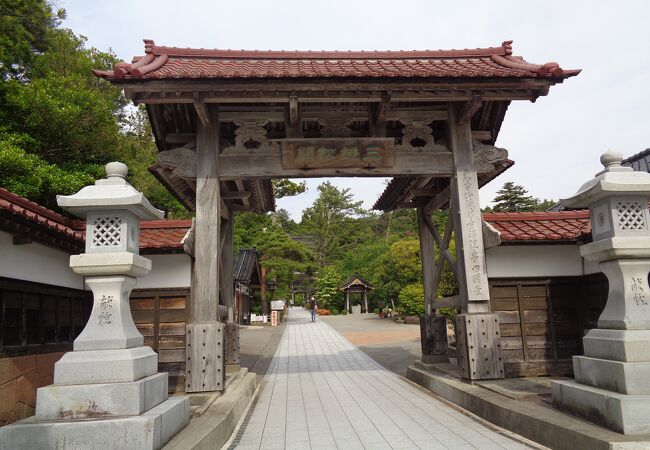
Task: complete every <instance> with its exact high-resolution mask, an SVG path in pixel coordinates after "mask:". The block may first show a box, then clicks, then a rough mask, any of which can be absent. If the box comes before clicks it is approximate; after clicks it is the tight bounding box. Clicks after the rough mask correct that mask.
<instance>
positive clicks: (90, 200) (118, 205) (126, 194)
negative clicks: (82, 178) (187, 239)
mask: <svg viewBox="0 0 650 450" xmlns="http://www.w3.org/2000/svg"><path fill="white" fill-rule="evenodd" d="M105 170H106V178H102V179H100V180H97V181H95V184H94V185H91V186H86V187H84V188H83V189H81V190H80V191H79V192H77V193H76V194H73V195H57V196H56V201H57V203H58V205H59V206H60V207H61V208H62V209H64V210H66V211H68V212H69V213H71V214H74V215H76V216H78V217H81V218H85V217H86V214H87V213H89V212H95V211H112V210H113V211H114V210H128V211H130V212H131V213H133V214H134V215H135V216H136V217H137V218H138V219H141V220H154V219H162V218H163V217H164V216H165V213H164V212H163V211H161V210H159V209H156V208H155V207H153V206H152V205H151V203H149V200H147V199H146V198H145V196H144V194H143V193H142V192H139V191H138V190H137V189H135V188H134V187H133V186H131V185H130V184H129V182H128V181H126V175H127V174H128V171H129V170H128V167H127V166H126V164H122V163H120V162H111V163H108V164H106V167H105Z"/></svg>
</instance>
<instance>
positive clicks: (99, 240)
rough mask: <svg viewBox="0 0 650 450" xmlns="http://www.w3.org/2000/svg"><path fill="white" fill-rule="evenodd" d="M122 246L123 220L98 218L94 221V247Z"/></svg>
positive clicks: (105, 217)
mask: <svg viewBox="0 0 650 450" xmlns="http://www.w3.org/2000/svg"><path fill="white" fill-rule="evenodd" d="M121 245H122V218H121V217H119V216H118V217H116V216H98V217H96V218H95V220H94V221H93V233H92V247H99V248H104V247H120V246H121Z"/></svg>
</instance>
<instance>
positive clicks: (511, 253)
mask: <svg viewBox="0 0 650 450" xmlns="http://www.w3.org/2000/svg"><path fill="white" fill-rule="evenodd" d="M486 258H487V271H488V277H489V278H521V277H554V276H579V275H585V274H587V273H594V272H599V270H598V268H597V267H595V266H594V267H591V270H593V271H591V272H585V266H584V265H583V259H582V257H581V256H580V249H579V247H578V246H577V245H576V244H566V245H563V244H558V245H501V246H499V247H493V248H490V249H488V250H487V252H486Z"/></svg>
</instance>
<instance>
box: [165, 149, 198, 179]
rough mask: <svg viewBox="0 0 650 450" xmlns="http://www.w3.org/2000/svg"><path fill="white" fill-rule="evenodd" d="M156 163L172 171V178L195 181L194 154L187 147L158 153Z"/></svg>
mask: <svg viewBox="0 0 650 450" xmlns="http://www.w3.org/2000/svg"><path fill="white" fill-rule="evenodd" d="M156 162H158V164H160V165H161V166H162V167H164V168H165V169H169V170H172V176H174V177H177V178H184V179H192V180H193V179H196V152H195V151H194V150H192V149H189V148H187V147H179V148H175V149H172V150H167V151H164V152H160V153H158V156H157V157H156Z"/></svg>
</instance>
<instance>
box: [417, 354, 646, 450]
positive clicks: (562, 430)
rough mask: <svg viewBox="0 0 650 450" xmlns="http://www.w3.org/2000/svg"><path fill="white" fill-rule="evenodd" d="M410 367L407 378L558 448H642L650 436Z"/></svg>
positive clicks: (624, 449)
mask: <svg viewBox="0 0 650 450" xmlns="http://www.w3.org/2000/svg"><path fill="white" fill-rule="evenodd" d="M430 370H431V371H427V370H424V369H420V368H418V367H416V366H409V368H408V370H407V372H406V377H407V378H408V379H409V380H411V381H413V382H415V383H417V384H419V385H420V386H422V387H424V388H427V389H429V390H431V391H433V392H435V393H436V394H438V395H440V396H441V397H443V398H445V399H447V400H449V401H450V402H452V403H455V404H456V405H458V406H460V407H462V408H464V409H466V410H468V411H471V412H472V413H474V414H476V415H477V416H479V417H481V418H482V419H485V420H487V421H489V422H491V423H493V424H495V425H497V426H499V427H501V428H505V429H506V430H509V431H512V432H513V433H517V434H519V435H521V436H524V437H526V438H528V439H531V440H533V441H535V442H538V443H540V444H542V445H545V446H548V447H550V448H553V449H558V450H577V449H589V450H632V449H634V450H640V449H647V448H650V436H636V437H631V436H624V435H622V434H619V433H615V432H613V431H609V430H607V429H605V428H601V427H599V426H597V425H594V424H592V423H590V422H587V421H585V420H581V419H579V418H577V417H575V416H572V415H570V414H567V413H564V412H561V411H558V410H557V409H555V408H553V407H551V406H550V405H548V406H547V405H544V404H542V403H539V402H522V401H518V400H514V399H511V398H508V397H505V396H503V395H501V394H498V393H496V392H492V391H489V390H487V389H484V388H482V387H480V386H476V385H472V384H470V383H466V382H463V381H461V380H460V379H458V378H455V377H452V376H450V375H448V374H446V373H444V372H443V371H441V370H438V369H436V368H432V369H430Z"/></svg>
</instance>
